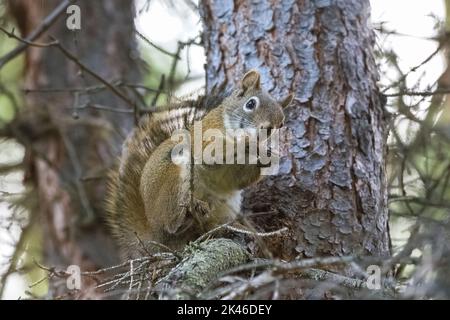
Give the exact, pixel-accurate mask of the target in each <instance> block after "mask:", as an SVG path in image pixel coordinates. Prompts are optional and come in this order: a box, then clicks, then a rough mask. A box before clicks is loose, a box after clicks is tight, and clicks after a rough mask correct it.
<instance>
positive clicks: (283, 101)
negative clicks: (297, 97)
mask: <svg viewBox="0 0 450 320" xmlns="http://www.w3.org/2000/svg"><path fill="white" fill-rule="evenodd" d="M292 100H294V94H293V93H289V94H288V95H287V96H286V97H284V98H283V99H281V100H280V101H278V103H279V104H280V105H281V107H282V108H283V109H284V108H286V107H287V106H288V105H290V104H291V102H292Z"/></svg>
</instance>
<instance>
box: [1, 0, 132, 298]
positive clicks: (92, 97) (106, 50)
mask: <svg viewBox="0 0 450 320" xmlns="http://www.w3.org/2000/svg"><path fill="white" fill-rule="evenodd" d="M59 3H60V1H59V0H58V1H57V0H47V1H35V0H14V1H10V2H9V4H10V9H11V13H12V15H13V16H14V18H15V19H16V20H17V22H18V26H19V28H20V31H21V33H22V36H27V35H28V34H29V33H30V32H31V31H33V30H34V29H35V28H36V26H37V25H38V24H39V23H41V21H43V19H44V18H45V17H46V16H47V15H48V14H49V13H50V12H52V10H54V8H55V7H56V6H57V5H58V4H59ZM76 4H77V5H78V6H79V7H80V8H81V30H78V31H70V30H68V28H67V26H66V19H67V18H68V15H66V14H65V12H64V14H63V15H62V16H61V17H60V18H59V19H58V20H57V21H56V23H54V25H53V26H52V27H51V28H50V30H49V31H48V32H47V33H46V36H42V37H41V38H40V39H37V40H36V42H40V43H42V42H49V41H50V40H49V37H48V36H47V35H51V36H53V37H54V38H56V39H57V40H58V41H59V42H60V43H61V44H62V45H63V46H64V47H65V48H66V49H67V50H69V51H70V52H71V53H73V54H74V55H75V56H76V57H77V58H78V59H79V61H81V62H82V63H83V64H85V65H86V66H87V67H88V68H90V69H92V70H93V71H95V72H96V73H97V74H99V75H100V76H101V77H103V78H104V79H105V80H107V81H116V80H124V81H129V82H138V79H139V73H138V71H137V61H136V59H134V58H133V57H136V56H137V55H136V52H135V50H136V48H135V41H134V39H135V37H134V34H133V25H134V20H133V19H134V4H133V2H132V1H122V0H97V1H90V0H80V1H77V2H76ZM25 72H26V73H25V75H24V87H25V88H26V89H27V90H38V91H37V92H33V91H30V92H29V93H28V94H27V96H26V107H25V108H24V110H23V112H22V114H21V116H20V117H19V119H18V121H16V122H15V123H14V124H13V125H12V127H13V128H15V130H16V131H17V132H16V133H17V135H16V136H18V137H19V140H20V141H21V142H22V143H24V144H25V146H26V160H27V161H28V179H29V180H30V181H31V183H32V184H33V185H34V186H35V187H36V188H37V192H38V198H39V210H38V211H39V212H34V213H33V214H39V215H40V219H39V221H40V224H41V226H42V230H43V232H44V235H45V236H44V239H45V240H44V241H45V242H44V251H45V252H44V256H45V261H44V264H46V265H48V266H54V267H61V268H64V269H65V268H66V267H67V266H68V265H72V264H73V265H78V266H80V268H81V270H83V271H84V270H92V269H95V268H98V267H102V266H107V265H111V264H112V263H113V262H115V261H116V260H117V250H116V249H115V248H114V245H113V244H112V241H111V239H110V237H109V236H108V235H107V233H106V232H105V227H104V223H103V222H102V219H101V214H100V213H101V212H102V206H103V199H104V189H105V184H104V182H105V179H104V178H105V169H107V168H108V167H109V166H110V164H111V163H112V162H113V161H114V160H115V158H116V156H117V154H118V152H119V151H120V145H121V142H122V141H123V138H124V136H125V134H126V132H127V131H128V130H129V129H130V128H131V127H132V126H133V123H134V117H133V112H132V110H133V108H132V106H129V105H127V104H126V103H124V101H123V99H120V98H117V96H116V95H114V94H113V93H112V92H111V91H110V90H108V89H106V90H96V91H89V92H88V91H86V90H81V91H77V90H72V91H65V90H62V91H51V92H43V91H39V90H41V89H48V88H50V89H66V88H80V87H89V86H99V85H101V83H99V82H98V81H97V80H96V79H94V78H93V77H91V76H90V75H89V74H87V73H86V72H82V71H80V68H79V67H78V66H77V64H75V63H74V62H73V61H70V60H69V59H68V58H67V57H66V56H64V55H63V54H62V52H61V51H60V50H58V49H57V48H55V47H49V48H45V49H42V48H36V47H29V48H27V50H26V69H25ZM122 92H123V91H122ZM123 93H124V94H127V93H126V92H123ZM130 99H131V100H133V99H132V98H130ZM88 104H89V105H93V104H97V105H104V106H108V107H111V108H118V109H128V111H130V112H129V113H118V112H106V111H104V110H103V111H102V110H98V109H94V108H91V107H85V108H79V107H80V106H86V105H88ZM77 107H78V108H77ZM20 137H21V138H20ZM87 285H88V284H87ZM53 289H54V290H53V291H51V293H53V294H55V295H56V294H58V292H63V291H64V290H62V291H59V290H56V289H57V288H55V286H53ZM61 289H65V288H61ZM82 292H83V294H85V296H84V297H94V296H95V295H91V294H92V292H89V290H87V288H86V284H84V287H83V290H82Z"/></svg>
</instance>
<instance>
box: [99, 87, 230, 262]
mask: <svg viewBox="0 0 450 320" xmlns="http://www.w3.org/2000/svg"><path fill="white" fill-rule="evenodd" d="M221 100H222V98H221V97H219V96H215V98H214V99H211V98H209V99H208V100H206V99H205V98H202V97H201V98H199V99H198V100H196V101H184V102H182V103H180V104H178V105H176V106H174V107H171V108H169V109H167V110H165V111H161V112H155V113H152V114H150V115H146V116H144V117H143V118H142V119H141V121H140V124H139V125H138V126H137V127H136V128H135V129H134V130H133V131H132V132H131V133H130V135H129V136H128V138H127V139H126V140H125V142H124V145H123V150H122V155H121V156H120V159H119V160H120V161H119V165H118V166H117V167H116V168H114V169H113V170H111V172H110V174H109V183H108V192H107V196H106V211H107V219H106V220H107V223H108V224H109V226H110V228H111V231H112V233H113V235H114V237H115V238H116V239H117V240H118V242H119V245H120V246H121V249H122V251H123V252H122V255H124V256H130V253H132V252H136V244H138V243H139V242H138V241H139V240H138V237H137V236H136V234H137V235H138V236H139V237H140V235H144V234H145V232H146V230H148V222H147V219H146V217H145V211H144V202H143V200H142V197H141V194H140V192H139V187H140V180H141V175H142V171H143V169H144V166H145V164H146V162H147V160H148V159H149V157H150V156H151V154H152V153H153V152H154V150H155V149H156V148H157V147H158V146H159V145H160V144H161V143H162V142H164V141H165V140H167V139H169V138H170V136H171V135H172V133H173V132H174V131H176V130H180V129H186V128H188V127H189V126H190V125H191V124H192V123H193V122H194V121H196V120H200V119H202V118H203V117H204V116H205V115H206V113H207V112H208V111H209V110H211V109H212V108H214V107H216V106H218V105H219V104H220V102H221ZM132 255H134V254H132Z"/></svg>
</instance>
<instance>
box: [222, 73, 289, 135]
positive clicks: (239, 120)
mask: <svg viewBox="0 0 450 320" xmlns="http://www.w3.org/2000/svg"><path fill="white" fill-rule="evenodd" d="M260 79H261V76H260V74H259V72H258V71H256V70H250V71H249V72H247V73H246V74H245V75H244V77H243V78H242V80H241V82H240V86H239V88H237V89H236V90H235V91H234V92H233V94H232V95H231V96H230V97H228V98H227V99H226V100H225V101H224V105H225V113H224V124H225V127H226V129H267V130H268V131H269V132H270V131H271V130H272V129H279V128H281V127H282V126H283V125H284V112H283V108H285V107H287V106H288V105H289V104H290V103H291V102H292V100H293V98H294V95H293V94H292V93H291V94H288V95H287V96H286V97H285V98H283V99H281V100H279V101H277V100H275V99H274V98H272V97H271V96H270V95H269V94H268V93H267V92H266V91H264V90H262V89H261V80H260Z"/></svg>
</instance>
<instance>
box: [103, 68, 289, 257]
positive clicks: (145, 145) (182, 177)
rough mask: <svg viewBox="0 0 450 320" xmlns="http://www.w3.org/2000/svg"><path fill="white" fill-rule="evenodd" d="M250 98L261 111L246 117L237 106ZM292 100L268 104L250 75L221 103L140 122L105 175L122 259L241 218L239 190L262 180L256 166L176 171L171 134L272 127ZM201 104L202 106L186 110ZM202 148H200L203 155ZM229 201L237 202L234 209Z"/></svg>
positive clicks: (181, 241)
mask: <svg viewBox="0 0 450 320" xmlns="http://www.w3.org/2000/svg"><path fill="white" fill-rule="evenodd" d="M252 96H257V97H258V99H259V100H260V106H259V108H258V109H256V110H255V112H253V113H252V114H250V115H249V114H248V113H246V112H244V110H243V108H242V107H243V105H244V104H245V102H246V101H247V100H248V99H249V98H250V97H252ZM220 100H221V99H220ZM220 100H219V101H220ZM291 100H292V95H289V96H288V97H287V98H285V99H283V100H282V102H281V103H278V102H276V101H275V100H273V99H272V98H271V97H270V96H269V95H268V94H267V93H265V92H264V91H262V90H261V89H260V80H259V74H258V73H257V72H256V71H250V72H248V73H247V74H246V75H245V76H244V78H243V80H242V81H241V85H240V87H239V88H238V89H237V90H236V91H234V92H233V93H232V94H231V95H230V96H228V97H227V98H225V99H223V101H221V103H217V104H214V103H213V102H211V100H201V102H197V103H196V104H193V103H192V102H189V101H188V102H184V103H182V104H181V108H180V106H177V107H176V108H172V109H170V110H168V111H164V112H161V113H157V114H153V115H152V116H147V117H145V118H144V119H143V120H142V121H141V124H140V125H139V126H138V128H136V129H135V130H134V132H133V133H132V134H131V135H130V137H129V138H128V139H127V140H126V142H125V144H124V150H123V153H122V156H121V158H120V166H119V167H118V168H117V169H115V170H113V171H112V173H111V176H110V183H109V192H108V195H107V212H108V217H107V220H108V223H109V225H110V227H111V229H112V232H113V234H114V236H115V237H116V238H117V240H118V242H119V244H120V246H121V249H122V255H123V256H124V257H125V258H127V257H136V256H139V255H142V254H143V253H144V252H145V251H147V250H150V251H155V250H157V249H158V247H157V246H155V245H153V244H152V242H159V243H162V244H164V245H166V246H169V247H170V248H173V249H177V250H178V249H182V248H183V247H184V245H185V244H186V243H187V242H189V241H191V240H194V239H195V238H196V237H198V236H200V235H201V234H202V233H204V232H205V231H207V230H209V229H211V228H214V227H215V226H217V225H219V224H223V223H226V222H229V221H230V220H233V219H234V218H235V217H236V214H238V213H239V205H240V202H239V199H238V198H239V197H238V195H239V192H240V190H241V189H243V188H245V187H247V186H249V185H251V184H252V183H255V182H256V181H258V179H259V178H260V168H259V167H258V166H257V165H249V164H242V165H238V164H233V165H230V164H224V165H219V164H214V165H204V164H196V165H193V166H192V167H191V165H189V164H187V165H176V164H175V163H173V162H172V159H171V152H172V149H173V147H174V146H175V145H176V142H174V141H172V140H171V139H170V137H171V135H172V133H173V132H174V131H175V130H177V129H183V128H186V129H189V131H190V132H191V133H193V126H192V124H193V122H194V121H196V120H202V126H203V131H205V130H207V129H211V128H215V129H218V130H220V131H222V132H223V133H225V130H226V129H228V128H237V127H238V126H242V123H244V127H255V128H260V127H267V126H269V127H273V128H277V127H280V126H281V125H282V123H283V121H284V115H283V111H282V106H286V105H287V104H289V103H290V102H291ZM199 105H203V107H200V108H199V107H194V108H188V109H186V108H185V109H183V107H186V106H188V107H192V106H199ZM214 107H215V108H214ZM210 110H211V111H210ZM239 119H245V121H243V122H242V121H239ZM207 145H208V142H204V143H203V149H204V148H205V147H206V146H207ZM191 169H193V170H191ZM234 198H236V199H237V203H235V204H232V203H231V202H232V200H233V199H234ZM141 241H142V243H144V244H145V246H146V247H147V248H146V250H143V248H142V244H141Z"/></svg>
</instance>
